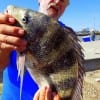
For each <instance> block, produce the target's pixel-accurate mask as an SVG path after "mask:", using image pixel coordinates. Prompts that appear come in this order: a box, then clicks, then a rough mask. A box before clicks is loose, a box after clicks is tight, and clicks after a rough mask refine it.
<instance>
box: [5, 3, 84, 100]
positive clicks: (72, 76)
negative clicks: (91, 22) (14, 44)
mask: <svg viewBox="0 0 100 100" xmlns="http://www.w3.org/2000/svg"><path fill="white" fill-rule="evenodd" d="M7 11H8V14H10V15H12V16H13V17H15V18H16V20H17V24H16V26H19V27H22V28H23V29H24V30H25V32H26V34H25V36H23V38H24V39H26V40H27V42H28V45H27V49H26V52H23V53H24V54H25V67H26V69H27V70H28V71H29V73H30V75H31V77H32V78H33V79H34V80H35V81H36V83H37V84H38V86H39V88H41V87H44V86H50V87H51V88H52V90H53V91H55V92H57V93H58V94H59V95H60V97H61V100H81V98H82V83H83V75H84V66H83V62H84V55H83V53H82V47H81V46H80V44H79V40H78V38H77V36H76V35H75V33H74V32H73V31H71V30H70V29H69V28H67V27H62V26H61V25H60V24H59V22H58V21H56V20H54V19H52V18H50V17H49V16H47V15H44V14H42V13H39V12H36V11H33V10H30V9H26V8H21V7H16V6H13V5H10V6H8V7H7ZM19 68H20V67H19ZM21 71H22V70H21Z"/></svg>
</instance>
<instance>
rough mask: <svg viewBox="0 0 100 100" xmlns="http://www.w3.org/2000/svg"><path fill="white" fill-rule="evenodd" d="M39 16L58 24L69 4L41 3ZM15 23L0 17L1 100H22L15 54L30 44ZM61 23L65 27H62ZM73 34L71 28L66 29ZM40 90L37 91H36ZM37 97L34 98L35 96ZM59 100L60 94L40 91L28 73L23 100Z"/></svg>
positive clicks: (53, 0) (46, 0)
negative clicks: (43, 15) (44, 15)
mask: <svg viewBox="0 0 100 100" xmlns="http://www.w3.org/2000/svg"><path fill="white" fill-rule="evenodd" d="M38 3H39V12H41V13H44V14H46V15H48V16H50V17H52V18H54V19H55V20H57V21H59V18H60V17H61V15H62V14H63V13H64V11H65V9H66V8H67V7H68V5H69V0H38ZM15 23H16V20H15V19H14V18H13V17H12V16H10V15H8V14H7V13H6V14H2V13H0V71H3V91H2V100H20V81H19V80H17V75H18V72H17V65H16V60H17V59H16V55H17V54H16V51H18V52H21V51H23V50H25V49H26V45H27V42H26V41H25V40H23V39H22V36H23V35H24V34H25V32H24V30H23V29H22V28H20V27H16V26H14V24H15ZM59 23H60V24H61V25H62V26H64V27H65V25H64V24H63V23H61V22H60V21H59ZM66 28H68V29H69V30H70V31H72V29H71V28H69V27H67V26H66ZM37 90H38V91H37ZM34 95H35V96H34ZM33 97H34V100H60V97H59V96H58V94H56V93H53V92H52V90H51V89H50V87H47V86H46V87H44V88H43V89H38V86H37V84H36V83H35V81H34V80H32V78H31V77H30V75H29V73H28V71H26V72H25V75H24V80H23V88H22V94H21V98H22V99H21V100H33Z"/></svg>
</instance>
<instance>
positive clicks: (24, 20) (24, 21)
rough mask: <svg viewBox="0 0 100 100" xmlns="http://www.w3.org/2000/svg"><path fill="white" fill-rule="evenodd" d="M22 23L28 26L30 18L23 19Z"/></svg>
mask: <svg viewBox="0 0 100 100" xmlns="http://www.w3.org/2000/svg"><path fill="white" fill-rule="evenodd" d="M22 22H23V23H24V24H27V23H28V22H29V20H28V17H27V16H24V17H23V18H22Z"/></svg>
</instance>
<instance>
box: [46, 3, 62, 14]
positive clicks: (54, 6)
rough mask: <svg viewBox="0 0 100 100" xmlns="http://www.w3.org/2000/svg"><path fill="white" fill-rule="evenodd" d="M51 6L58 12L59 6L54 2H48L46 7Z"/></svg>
mask: <svg viewBox="0 0 100 100" xmlns="http://www.w3.org/2000/svg"><path fill="white" fill-rule="evenodd" d="M50 8H53V9H54V10H55V11H56V12H57V13H58V12H59V9H60V6H58V5H57V4H56V3H55V2H52V3H50V4H49V6H48V8H47V10H48V9H50Z"/></svg>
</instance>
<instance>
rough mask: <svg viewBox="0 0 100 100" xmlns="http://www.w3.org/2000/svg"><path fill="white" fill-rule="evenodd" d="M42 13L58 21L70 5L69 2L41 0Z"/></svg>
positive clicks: (63, 0) (66, 0) (65, 0)
mask: <svg viewBox="0 0 100 100" xmlns="http://www.w3.org/2000/svg"><path fill="white" fill-rule="evenodd" d="M39 3H40V9H39V10H40V12H42V13H44V14H46V15H49V16H51V17H53V18H54V19H58V18H59V17H60V16H61V15H62V14H63V12H64V10H65V8H66V7H67V6H68V4H69V0H39Z"/></svg>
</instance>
